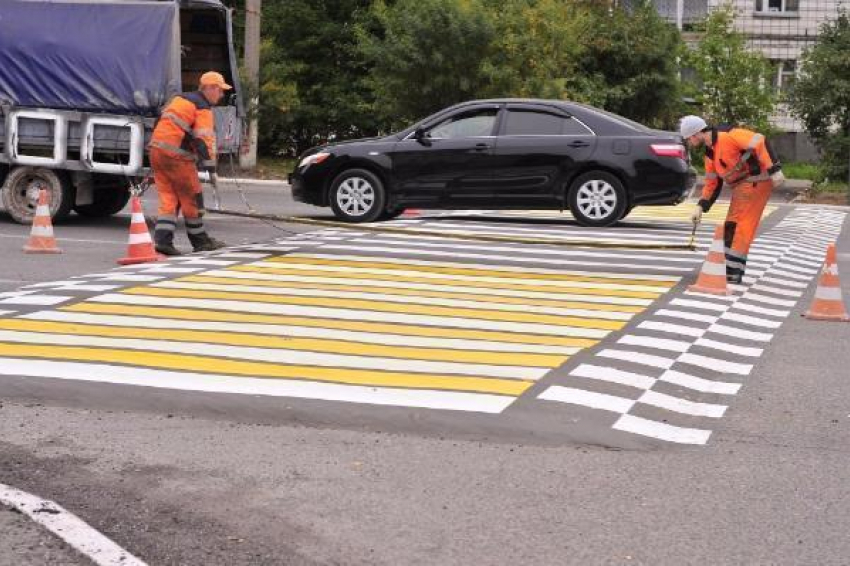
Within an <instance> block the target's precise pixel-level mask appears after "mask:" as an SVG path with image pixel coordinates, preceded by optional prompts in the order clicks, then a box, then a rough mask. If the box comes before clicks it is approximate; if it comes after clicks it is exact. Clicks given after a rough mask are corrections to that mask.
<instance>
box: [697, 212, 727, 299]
mask: <svg viewBox="0 0 850 566" xmlns="http://www.w3.org/2000/svg"><path fill="white" fill-rule="evenodd" d="M688 291H696V292H698V293H711V294H712V295H731V294H732V292H731V291H730V290H729V287H728V286H727V285H726V253H725V252H724V250H723V225H720V226H718V227H717V228H716V229H715V230H714V241H713V242H711V248H709V250H708V257H706V258H705V263H703V264H702V270H701V271H700V274H699V278H697V282H696V283H695V284H693V285H691V286H690V287H688Z"/></svg>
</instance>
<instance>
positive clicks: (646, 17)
mask: <svg viewBox="0 0 850 566" xmlns="http://www.w3.org/2000/svg"><path fill="white" fill-rule="evenodd" d="M585 5H586V6H588V9H589V10H590V12H591V14H592V16H593V21H592V26H591V29H590V30H589V33H587V34H586V35H584V36H582V38H581V39H582V41H584V42H585V46H586V49H585V50H584V53H583V56H582V59H581V61H580V64H579V67H578V73H579V77H580V78H579V80H578V82H577V86H579V87H580V88H579V89H578V90H580V91H581V92H582V93H583V96H584V98H585V100H586V101H587V102H589V103H591V104H593V105H595V106H599V107H601V108H604V109H606V110H609V111H611V112H614V113H616V114H620V115H623V116H626V117H628V118H631V119H633V120H636V121H638V122H642V123H646V124H649V125H653V126H656V127H662V126H666V127H670V126H671V125H672V124H674V123H675V121H676V119H677V116H678V114H679V111H680V104H681V103H680V101H681V98H682V96H681V92H680V83H679V78H678V70H679V64H678V63H679V62H678V60H677V57H678V56H679V55H681V54H682V53H683V44H682V40H681V35H680V34H679V31H678V30H677V29H676V28H675V26H673V25H672V24H670V23H669V22H667V21H665V20H664V19H663V18H661V16H659V14H658V11H657V10H656V9H655V8H654V7H653V6H652V3H651V2H641V3H639V4H638V5H637V6H636V7H634V8H633V9H631V10H626V9H624V8H618V9H613V10H612V9H610V7H609V6H605V5H604V3H600V2H586V3H585Z"/></svg>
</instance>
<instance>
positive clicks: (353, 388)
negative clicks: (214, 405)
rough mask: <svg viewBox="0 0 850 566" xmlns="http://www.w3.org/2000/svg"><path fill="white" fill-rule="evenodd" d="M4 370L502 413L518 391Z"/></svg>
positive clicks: (10, 364) (84, 368)
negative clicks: (499, 392) (512, 393)
mask: <svg viewBox="0 0 850 566" xmlns="http://www.w3.org/2000/svg"><path fill="white" fill-rule="evenodd" d="M0 362H2V363H0V374H3V375H15V376H19V375H20V376H28V377H45V378H54V379H70V380H76V381H94V382H103V383H115V384H121V385H137V386H142V387H156V388H161V389H180V390H184V391H205V392H210V393H231V394H239V395H265V396H272V397H296V398H305V399H318V400H322V401H341V402H348V403H366V404H372V405H392V406H403V407H418V408H424V409H445V410H452V411H472V412H479V413H501V412H502V411H504V410H505V409H506V408H507V407H508V406H509V405H510V404H511V403H513V401H514V400H515V397H513V396H503V395H494V394H482V393H465V392H454V391H436V390H430V389H398V388H384V387H364V386H357V385H344V384H338V383H324V382H315V381H306V380H305V381H296V380H279V379H263V378H250V377H233V376H228V375H222V374H214V373H207V374H200V373H192V372H183V371H179V372H173V371H164V370H162V369H143V368H137V367H124V366H116V365H105V364H93V363H73V362H55V361H47V360H33V359H18V358H3V359H0Z"/></svg>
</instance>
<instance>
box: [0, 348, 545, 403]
mask: <svg viewBox="0 0 850 566" xmlns="http://www.w3.org/2000/svg"><path fill="white" fill-rule="evenodd" d="M0 357H15V358H41V359H60V360H67V361H78V362H93V363H107V364H109V363H112V364H125V365H126V364H131V365H133V366H139V367H146V368H157V369H161V370H171V371H188V372H196V373H208V374H226V375H232V376H242V377H263V378H269V379H271V378H276V379H292V380H299V379H300V380H307V381H321V382H328V383H342V384H346V385H371V386H375V387H394V388H411V389H447V390H454V391H467V392H478V393H493V394H497V395H514V396H517V395H520V394H521V393H523V392H524V391H525V390H526V389H528V388H529V387H530V386H531V384H532V383H533V381H525V380H519V379H503V378H488V377H486V376H478V377H472V376H468V377H464V376H458V375H442V374H433V375H429V374H424V373H405V372H400V371H375V370H363V369H359V368H358V369H350V368H339V367H316V366H303V365H281V364H278V363H270V362H259V361H241V360H233V359H224V358H211V357H204V356H200V355H192V354H176V353H170V352H169V353H163V352H153V351H149V350H148V351H145V354H144V355H143V356H140V355H139V353H138V350H132V349H117V348H90V347H89V348H87V347H82V346H68V345H30V344H26V345H22V344H20V343H0Z"/></svg>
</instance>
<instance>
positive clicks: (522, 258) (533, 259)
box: [322, 244, 698, 276]
mask: <svg viewBox="0 0 850 566" xmlns="http://www.w3.org/2000/svg"><path fill="white" fill-rule="evenodd" d="M452 247H453V251H452V252H451V255H452V257H455V258H468V259H477V260H491V261H498V262H504V261H511V262H515V263H532V264H540V263H545V264H553V265H577V266H581V267H585V268H592V267H599V268H602V269H610V268H611V266H612V265H613V266H615V267H619V268H623V269H634V270H636V271H638V272H641V273H642V272H644V271H667V272H669V271H677V272H682V273H688V272H690V271H692V270H693V267H690V266H688V267H676V266H666V265H659V264H658V263H657V262H656V263H650V262H646V263H643V262H641V263H620V262H617V263H614V262H611V261H589V260H582V261H577V260H571V259H562V258H558V259H548V258H544V257H538V256H531V255H529V254H528V252H527V251H526V252H524V253H517V254H516V255H513V256H505V255H501V254H498V255H494V254H473V253H464V252H459V251H456V250H457V249H459V248H460V246H459V245H457V244H456V245H454V246H452ZM322 249H328V250H342V251H356V252H362V251H363V246H362V245H356V246H350V245H327V246H322ZM375 250H376V251H380V252H381V253H395V254H404V255H420V256H434V255H437V256H442V255H445V253H446V252H445V251H429V250H419V249H414V248H410V247H406V248H400V247H399V248H390V249H387V248H375ZM514 251H515V252H517V250H514ZM634 259H636V260H639V259H640V257H639V256H637V255H636V256H634ZM693 263H698V261H697V262H693ZM591 273H592V272H591ZM641 276H643V275H641Z"/></svg>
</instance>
